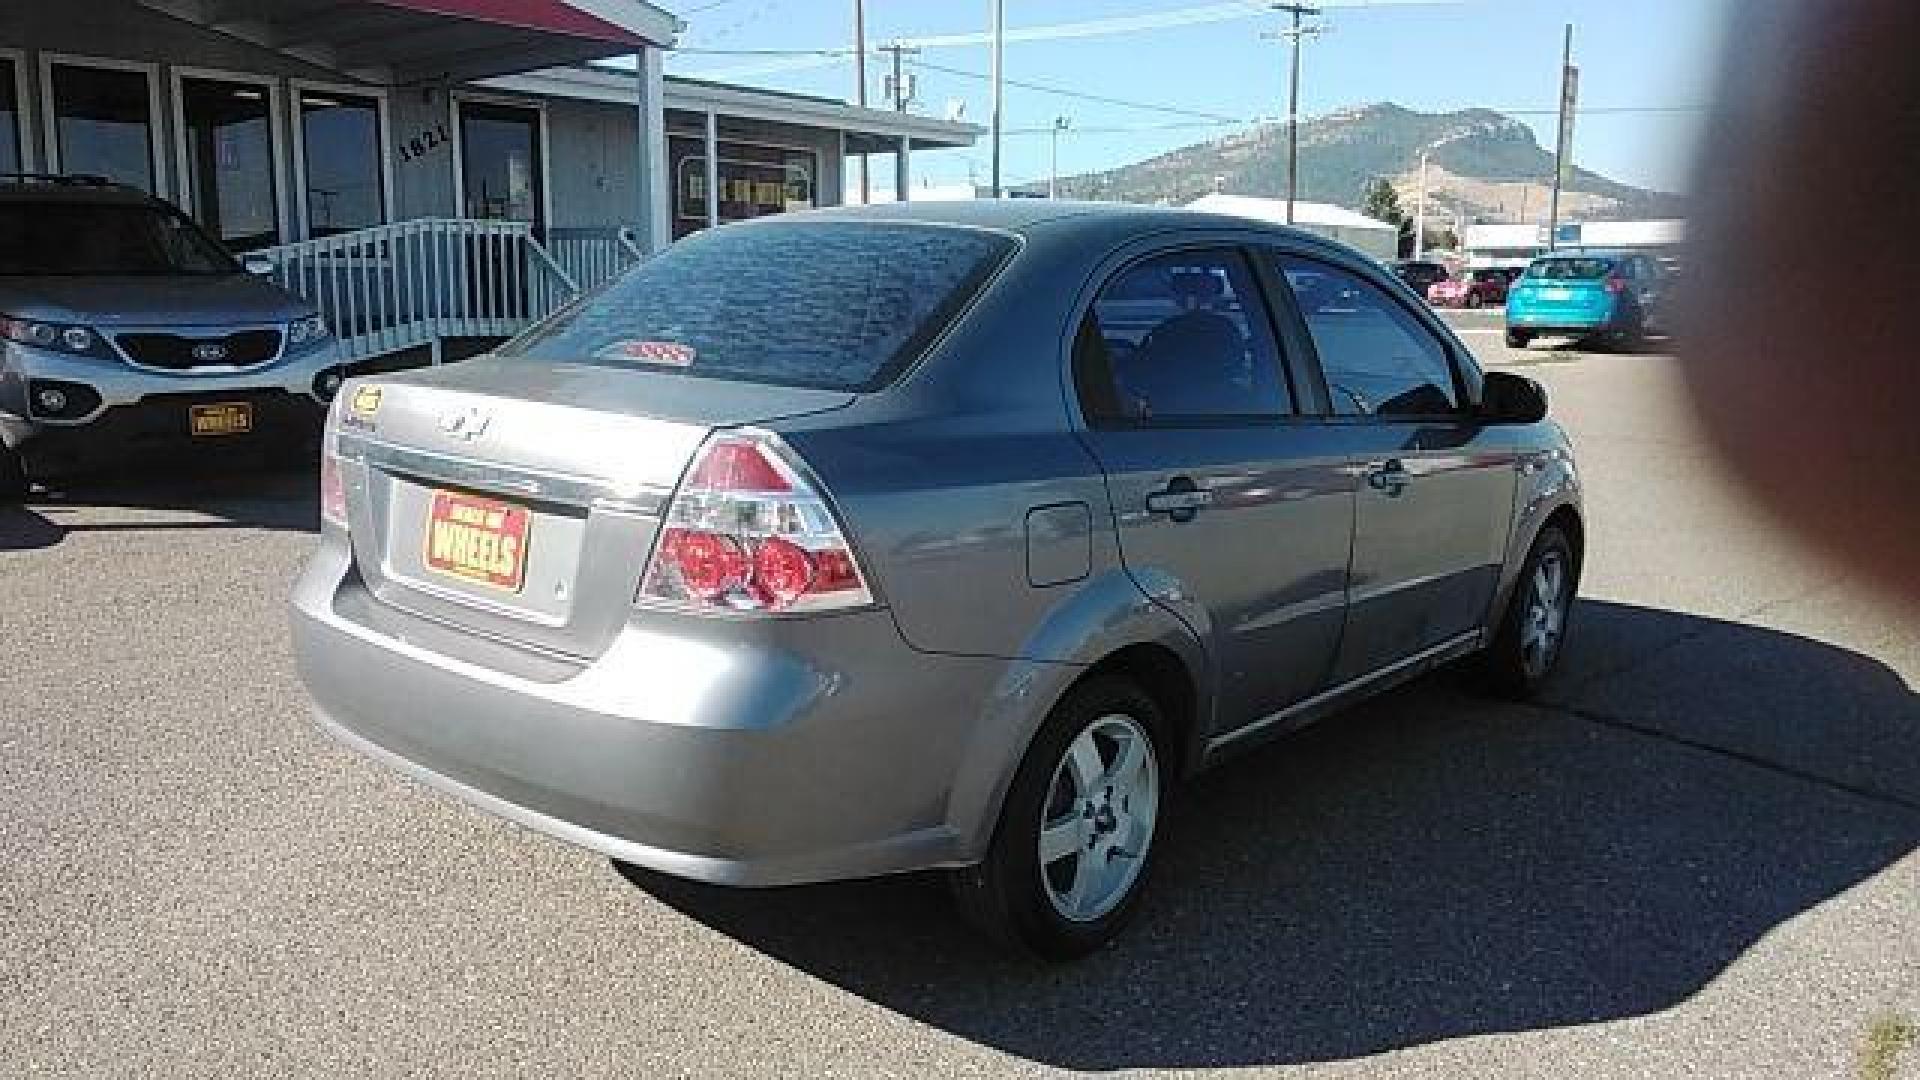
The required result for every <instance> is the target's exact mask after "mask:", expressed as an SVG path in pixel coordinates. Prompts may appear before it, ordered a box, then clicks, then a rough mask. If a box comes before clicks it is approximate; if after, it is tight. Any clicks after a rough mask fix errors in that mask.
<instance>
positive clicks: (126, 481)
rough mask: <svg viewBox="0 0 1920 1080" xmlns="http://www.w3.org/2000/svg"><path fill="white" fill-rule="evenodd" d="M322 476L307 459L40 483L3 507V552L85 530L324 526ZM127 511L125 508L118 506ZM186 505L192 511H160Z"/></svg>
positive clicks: (199, 465) (313, 528)
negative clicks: (20, 499) (41, 485)
mask: <svg viewBox="0 0 1920 1080" xmlns="http://www.w3.org/2000/svg"><path fill="white" fill-rule="evenodd" d="M318 491H319V480H318V477H317V474H316V470H315V468H314V467H312V466H307V465H290V464H247V465H244V466H238V467H236V466H233V465H230V464H229V465H218V466H216V465H213V464H202V463H195V464H189V465H169V466H167V467H166V468H165V469H164V470H160V469H127V470H122V471H120V472H117V473H114V474H112V475H102V476H96V477H89V478H86V479H85V480H75V481H71V482H64V483H60V484H57V485H54V486H51V487H47V488H39V489H36V490H35V491H34V492H33V493H32V494H30V495H28V496H27V499H26V501H25V502H24V503H21V504H20V505H17V506H0V551H30V550H34V549H37V548H48V547H53V546H54V545H56V544H58V543H60V542H61V541H62V540H64V539H65V538H66V537H67V536H68V535H69V534H72V533H80V532H168V531H177V530H200V529H236V528H238V529H270V530H274V531H286V532H314V531H316V530H317V529H318V528H319V524H320V510H319V497H318ZM114 510H125V511H130V513H127V514H124V515H121V514H114V513H112V512H111V511H114ZM154 511H185V512H187V513H189V514H191V515H194V516H191V517H180V516H158V515H156V514H154V513H152V512H154Z"/></svg>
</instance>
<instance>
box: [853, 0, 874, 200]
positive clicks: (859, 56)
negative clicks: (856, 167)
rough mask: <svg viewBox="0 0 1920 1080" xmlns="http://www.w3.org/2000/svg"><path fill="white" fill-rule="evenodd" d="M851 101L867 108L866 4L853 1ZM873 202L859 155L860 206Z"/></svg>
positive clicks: (864, 157)
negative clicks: (852, 88) (852, 84)
mask: <svg viewBox="0 0 1920 1080" xmlns="http://www.w3.org/2000/svg"><path fill="white" fill-rule="evenodd" d="M853 81H854V84H855V86H854V91H853V101H854V104H856V105H858V106H860V107H861V108H863V109H864V108H866V107H867V4H866V0H853ZM872 201H873V183H872V179H871V177H870V176H869V175H868V173H867V155H865V154H861V155H860V205H862V206H865V205H867V204H868V203H870V202H872Z"/></svg>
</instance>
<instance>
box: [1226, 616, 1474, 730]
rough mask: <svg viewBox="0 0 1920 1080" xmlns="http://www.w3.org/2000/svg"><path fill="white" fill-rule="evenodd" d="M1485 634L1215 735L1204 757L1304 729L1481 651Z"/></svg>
mask: <svg viewBox="0 0 1920 1080" xmlns="http://www.w3.org/2000/svg"><path fill="white" fill-rule="evenodd" d="M1485 633H1486V632H1485V631H1484V630H1469V631H1467V632H1466V633H1464V634H1458V635H1456V636H1454V637H1451V638H1448V639H1447V640H1445V641H1442V642H1440V643H1439V644H1438V645H1430V646H1428V647H1427V648H1425V649H1422V650H1420V651H1419V652H1417V653H1414V654H1413V655H1412V656H1409V657H1406V658H1404V659H1401V660H1398V661H1395V662H1394V663H1392V664H1389V665H1387V666H1386V667H1383V668H1380V669H1378V670H1376V671H1371V672H1368V673H1367V674H1365V675H1362V676H1360V677H1359V678H1356V679H1349V680H1348V681H1346V682H1344V683H1341V684H1340V685H1339V686H1335V687H1330V688H1328V689H1326V690H1322V691H1320V692H1319V693H1317V694H1315V695H1313V696H1312V697H1310V698H1307V699H1306V700H1304V701H1296V702H1294V703H1293V704H1292V705H1289V706H1287V707H1286V708H1284V709H1281V710H1280V711H1279V712H1276V713H1269V714H1268V715H1266V716H1263V717H1261V718H1260V719H1258V720H1255V721H1254V722H1252V723H1250V724H1246V725H1244V726H1241V727H1237V728H1235V729H1233V730H1232V731H1229V732H1227V733H1226V734H1224V735H1216V736H1214V737H1213V738H1211V739H1208V740H1207V745H1206V750H1205V754H1206V756H1207V757H1209V758H1211V757H1212V756H1214V755H1215V754H1218V753H1220V752H1221V751H1223V750H1228V749H1231V748H1232V747H1233V746H1234V745H1235V744H1237V743H1239V742H1242V741H1244V740H1246V739H1249V738H1252V737H1253V736H1256V735H1260V734H1263V733H1266V732H1269V731H1274V732H1275V733H1277V732H1278V731H1285V730H1289V729H1290V728H1292V727H1295V726H1305V725H1306V724H1308V723H1311V722H1312V721H1313V720H1314V719H1316V718H1317V717H1318V716H1319V714H1320V713H1321V712H1322V711H1323V710H1325V709H1326V708H1327V707H1328V706H1331V705H1334V704H1337V703H1339V702H1341V701H1345V700H1347V699H1349V698H1352V697H1355V696H1357V695H1358V694H1359V693H1360V692H1361V691H1363V690H1366V689H1369V688H1371V687H1376V686H1380V685H1381V684H1388V685H1391V684H1392V683H1394V682H1396V681H1398V680H1399V679H1401V678H1411V677H1412V676H1414V675H1417V674H1419V673H1420V672H1422V671H1424V670H1426V669H1427V668H1430V667H1435V666H1437V665H1439V664H1442V663H1445V662H1446V661H1448V660H1452V659H1453V658H1455V657H1457V656H1464V655H1466V654H1467V653H1470V652H1472V651H1473V650H1475V649H1477V648H1479V647H1480V644H1481V641H1482V640H1483V639H1484V637H1485ZM1382 688H1384V687H1382ZM1276 729H1277V730H1276Z"/></svg>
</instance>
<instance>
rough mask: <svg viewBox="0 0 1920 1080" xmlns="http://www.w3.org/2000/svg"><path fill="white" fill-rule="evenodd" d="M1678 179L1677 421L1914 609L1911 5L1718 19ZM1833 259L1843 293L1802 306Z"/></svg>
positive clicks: (1915, 132)
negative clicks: (1712, 87) (1682, 192)
mask: <svg viewBox="0 0 1920 1080" xmlns="http://www.w3.org/2000/svg"><path fill="white" fill-rule="evenodd" d="M1733 17H1734V18H1735V19H1736V20H1737V23H1738V25H1737V26H1734V27H1731V28H1730V29H1729V33H1728V35H1727V46H1726V51H1725V57H1724V60H1723V64H1722V72H1721V81H1720V94H1719V100H1718V103H1717V111H1716V115H1715V116H1714V117H1713V118H1712V120H1711V122H1710V123H1709V124H1708V125H1707V131H1708V135H1707V136H1706V141H1705V144H1704V146H1703V148H1702V153H1701V155H1700V158H1699V160H1698V162H1697V165H1696V171H1695V176H1694V182H1693V188H1692V190H1693V192H1694V197H1695V205H1696V212H1695V215H1694V220H1693V233H1692V235H1693V237H1694V244H1695V250H1694V251H1693V252H1691V253H1690V254H1689V255H1688V257H1687V265H1688V267H1689V271H1688V273H1687V275H1686V276H1685V278H1684V279H1683V281H1684V284H1683V287H1682V290H1681V291H1682V294H1683V304H1684V307H1685V315H1684V320H1685V329H1684V331H1683V333H1682V336H1681V340H1682V342H1683V343H1684V344H1683V349H1682V351H1683V354H1684V356H1685V360H1686V365H1685V367H1686V372H1687V378H1688V382H1689V385H1690V387H1691V390H1692V394H1693V400H1694V407H1695V408H1696V410H1697V411H1698V413H1699V415H1700V417H1701V419H1702V421H1703V422H1704V423H1705V425H1706V427H1707V429H1708V431H1709V433H1710V434H1711V435H1712V437H1713V438H1714V439H1715V440H1716V441H1717V442H1718V443H1719V445H1720V448H1721V450H1722V451H1723V452H1724V453H1725V454H1726V456H1727V458H1728V460H1729V462H1730V463H1731V464H1732V466H1733V467H1734V468H1735V469H1736V470H1737V471H1738V472H1739V473H1740V474H1741V475H1742V476H1744V477H1745V478H1746V479H1747V480H1748V481H1750V482H1751V484H1752V486H1753V488H1754V489H1755V492H1756V494H1757V495H1758V496H1759V497H1760V498H1761V499H1762V500H1763V501H1764V502H1765V503H1766V504H1767V505H1768V506H1769V507H1770V508H1771V509H1772V510H1773V511H1774V512H1776V513H1777V514H1779V515H1780V516H1781V517H1782V518H1783V519H1785V520H1786V521H1787V522H1789V523H1790V524H1791V525H1792V526H1794V527H1795V528H1796V529H1798V530H1799V531H1800V532H1801V533H1803V534H1804V535H1806V536H1808V537H1810V538H1811V539H1812V540H1813V541H1814V542H1815V543H1817V544H1819V545H1820V546H1822V547H1824V548H1826V549H1827V550H1828V551H1829V552H1831V553H1832V554H1834V555H1837V556H1838V557H1840V558H1841V559H1843V560H1845V561H1846V562H1847V563H1848V564H1849V565H1850V566H1851V567H1852V568H1853V569H1855V570H1857V571H1861V572H1864V573H1866V574H1868V575H1870V576H1871V577H1873V578H1875V579H1877V580H1878V581H1879V582H1881V583H1882V584H1884V585H1887V586H1891V587H1892V588H1895V589H1897V590H1898V591H1899V593H1900V594H1901V595H1902V596H1903V597H1904V598H1905V600H1906V601H1907V602H1908V603H1910V604H1920V484H1914V485H1910V484H1908V483H1906V480H1905V478H1907V477H1909V476H1915V475H1920V328H1917V327H1916V324H1915V320H1912V319H1908V318H1906V317H1905V316H1906V315H1908V314H1910V313H1912V312H1913V311H1914V308H1915V300H1916V298H1920V273H1916V271H1920V56H1916V54H1915V52H1914V44H1915V43H1916V42H1920V3H1916V2H1915V0H1852V2H1849V3H1845V4H1807V3H1803V2H1795V0H1766V2H1762V3H1751V4H1742V5H1740V7H1739V11H1738V13H1737V15H1735V16H1733ZM1828 259H1843V260H1845V261H1846V263H1847V264H1848V265H1849V266H1850V267H1852V268H1853V272H1851V273H1849V274H1848V275H1847V286H1846V287H1845V288H1843V289H1809V288H1807V287H1806V284H1807V282H1806V268H1807V266H1808V265H1809V263H1811V262H1824V261H1825V260H1828Z"/></svg>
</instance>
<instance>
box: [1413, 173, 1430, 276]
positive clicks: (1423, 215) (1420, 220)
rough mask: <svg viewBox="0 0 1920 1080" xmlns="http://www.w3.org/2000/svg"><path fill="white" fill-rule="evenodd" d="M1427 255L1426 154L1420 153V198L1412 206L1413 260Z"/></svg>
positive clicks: (1416, 260)
mask: <svg viewBox="0 0 1920 1080" xmlns="http://www.w3.org/2000/svg"><path fill="white" fill-rule="evenodd" d="M1426 253H1427V152H1426V151H1425V150H1422V151H1420V196H1419V198H1418V199H1416V200H1415V201H1414V204H1413V258H1414V261H1415V262H1418V261H1419V260H1420V257H1421V256H1422V255H1425V254H1426Z"/></svg>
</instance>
